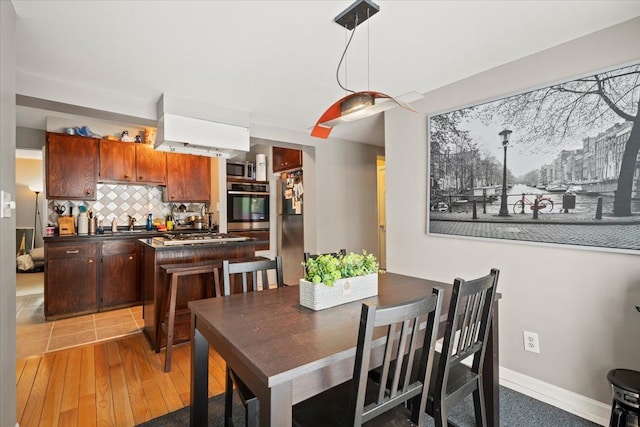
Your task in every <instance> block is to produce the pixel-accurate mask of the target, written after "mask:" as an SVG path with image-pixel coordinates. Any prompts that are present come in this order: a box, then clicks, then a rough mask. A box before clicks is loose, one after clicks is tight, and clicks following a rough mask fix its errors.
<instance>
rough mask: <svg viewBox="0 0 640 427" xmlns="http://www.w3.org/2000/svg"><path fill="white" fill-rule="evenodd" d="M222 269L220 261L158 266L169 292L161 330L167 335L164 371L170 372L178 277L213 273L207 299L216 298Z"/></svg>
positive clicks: (157, 333) (158, 334)
mask: <svg viewBox="0 0 640 427" xmlns="http://www.w3.org/2000/svg"><path fill="white" fill-rule="evenodd" d="M221 268H222V261H221V260H211V261H201V262H190V263H183V264H164V265H161V266H160V270H161V271H164V273H165V274H166V275H167V276H168V277H169V291H168V294H167V296H168V298H167V299H166V303H165V304H166V305H165V307H166V308H165V312H164V313H163V316H162V318H163V319H164V314H165V313H168V317H167V322H162V324H161V326H160V327H161V329H162V330H163V331H166V333H167V352H166V355H165V359H164V371H165V372H169V371H170V370H171V348H172V347H173V332H174V327H175V320H176V299H177V294H178V284H179V280H178V279H180V277H184V276H192V275H194V274H207V273H209V274H210V273H213V281H214V286H213V288H207V297H211V296H214V297H215V296H218V295H220V294H221V289H220V269H221ZM183 311H184V313H188V312H189V309H184V310H183ZM180 314H182V313H180ZM160 338H161V337H160V331H157V332H156V353H157V352H158V351H160Z"/></svg>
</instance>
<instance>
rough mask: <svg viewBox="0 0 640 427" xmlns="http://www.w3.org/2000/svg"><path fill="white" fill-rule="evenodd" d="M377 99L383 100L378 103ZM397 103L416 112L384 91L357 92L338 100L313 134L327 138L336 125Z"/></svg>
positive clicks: (383, 109) (317, 123)
mask: <svg viewBox="0 0 640 427" xmlns="http://www.w3.org/2000/svg"><path fill="white" fill-rule="evenodd" d="M376 100H381V101H379V102H378V103H376ZM396 105H398V106H400V107H402V108H404V109H406V110H409V111H413V112H414V113H415V110H414V109H413V108H411V106H410V105H409V104H407V103H406V102H403V101H400V100H398V99H396V98H393V97H392V96H389V95H387V94H385V93H382V92H374V91H365V92H355V93H350V94H349V95H347V96H345V97H343V98H341V99H339V100H338V101H336V102H335V103H334V104H333V105H332V106H331V107H329V108H328V109H327V111H325V112H324V114H322V116H320V118H319V119H318V121H317V122H316V125H315V126H314V127H313V130H312V131H311V136H315V137H317V138H323V139H326V138H328V137H329V134H330V133H331V130H332V129H333V128H334V126H337V125H339V124H340V123H346V122H351V121H355V120H360V119H363V118H365V117H369V116H373V115H374V114H378V113H381V112H383V111H385V110H388V109H389V108H391V107H395V106H396Z"/></svg>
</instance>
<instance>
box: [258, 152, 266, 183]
mask: <svg viewBox="0 0 640 427" xmlns="http://www.w3.org/2000/svg"><path fill="white" fill-rule="evenodd" d="M266 180H267V157H266V156H265V155H264V154H256V181H266Z"/></svg>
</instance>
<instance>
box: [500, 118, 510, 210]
mask: <svg viewBox="0 0 640 427" xmlns="http://www.w3.org/2000/svg"><path fill="white" fill-rule="evenodd" d="M511 132H512V131H510V130H509V129H505V130H503V131H502V132H500V133H499V134H498V135H500V136H501V137H502V148H504V162H503V167H502V195H501V200H500V213H498V216H509V208H508V207H507V147H508V146H509V135H511Z"/></svg>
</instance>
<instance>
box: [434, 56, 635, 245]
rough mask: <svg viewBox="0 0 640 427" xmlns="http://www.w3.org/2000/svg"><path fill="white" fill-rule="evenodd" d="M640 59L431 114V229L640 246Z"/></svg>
mask: <svg viewBox="0 0 640 427" xmlns="http://www.w3.org/2000/svg"><path fill="white" fill-rule="evenodd" d="M639 104H640V64H637V63H636V64H631V65H625V66H620V67H616V68H615V69H612V70H605V71H600V72H596V73H594V74H590V75H586V76H581V77H577V78H575V79H573V80H570V81H566V82H560V83H557V84H554V85H552V86H548V87H543V88H539V89H535V90H531V91H528V92H524V93H519V94H514V95H512V96H509V97H505V98H502V99H498V100H493V101H490V102H486V103H482V104H478V105H473V106H468V107H464V108H460V109H457V110H453V111H448V112H443V113H440V114H436V115H432V116H429V117H428V119H427V128H428V132H427V135H428V146H429V148H428V151H427V152H428V155H429V159H428V164H429V173H428V177H427V181H428V182H427V184H428V194H427V206H426V211H427V224H426V232H427V233H428V234H433V235H455V236H468V237H481V238H497V239H508V240H519V241H529V242H536V243H554V244H569V245H577V246H586V247H589V248H603V249H605V250H612V249H613V250H615V249H620V250H623V251H628V250H632V251H637V250H640V157H639V155H638V154H639V149H640V113H639V108H638V107H639Z"/></svg>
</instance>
